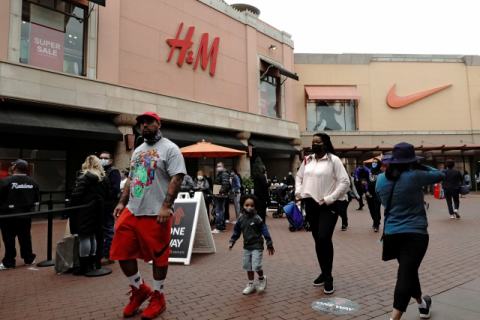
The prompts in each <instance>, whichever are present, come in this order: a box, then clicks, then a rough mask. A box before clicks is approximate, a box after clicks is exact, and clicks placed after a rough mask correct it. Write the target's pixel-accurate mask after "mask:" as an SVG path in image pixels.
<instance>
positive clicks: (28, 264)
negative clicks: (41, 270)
mask: <svg viewBox="0 0 480 320" xmlns="http://www.w3.org/2000/svg"><path fill="white" fill-rule="evenodd" d="M34 264H35V260H33V261H32V263H25V265H26V266H27V267H28V266H31V265H34Z"/></svg>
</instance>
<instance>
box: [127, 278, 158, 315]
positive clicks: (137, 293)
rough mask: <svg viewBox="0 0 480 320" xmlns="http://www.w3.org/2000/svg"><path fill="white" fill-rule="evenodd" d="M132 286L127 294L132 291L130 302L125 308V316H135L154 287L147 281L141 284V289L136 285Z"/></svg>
mask: <svg viewBox="0 0 480 320" xmlns="http://www.w3.org/2000/svg"><path fill="white" fill-rule="evenodd" d="M130 287H131V288H132V290H131V291H130V292H128V293H127V295H129V294H130V293H131V294H132V295H131V296H130V302H129V303H128V304H127V306H126V307H125V310H123V315H124V316H125V317H131V316H133V315H134V314H135V312H137V311H138V309H140V306H141V305H142V303H143V302H144V301H145V300H147V299H148V297H150V295H151V294H152V289H151V288H150V287H149V286H148V285H147V284H146V283H145V282H144V283H143V284H142V285H141V286H140V288H139V289H137V287H135V286H130Z"/></svg>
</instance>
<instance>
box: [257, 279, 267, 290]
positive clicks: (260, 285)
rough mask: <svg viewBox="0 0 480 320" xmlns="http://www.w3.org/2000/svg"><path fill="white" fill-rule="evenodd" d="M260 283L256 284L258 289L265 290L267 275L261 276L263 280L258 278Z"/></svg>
mask: <svg viewBox="0 0 480 320" xmlns="http://www.w3.org/2000/svg"><path fill="white" fill-rule="evenodd" d="M259 281H260V283H259V284H258V291H265V288H266V287H267V276H263V280H259Z"/></svg>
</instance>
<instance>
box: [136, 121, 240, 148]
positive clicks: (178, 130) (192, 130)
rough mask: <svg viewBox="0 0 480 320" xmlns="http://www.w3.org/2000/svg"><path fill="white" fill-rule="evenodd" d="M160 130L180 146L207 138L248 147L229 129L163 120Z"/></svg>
mask: <svg viewBox="0 0 480 320" xmlns="http://www.w3.org/2000/svg"><path fill="white" fill-rule="evenodd" d="M160 130H161V131H162V135H163V136H164V137H165V138H168V139H169V140H171V141H173V142H174V143H175V144H176V145H177V146H179V147H180V148H182V147H186V146H189V145H192V144H195V143H197V142H201V141H202V140H205V142H211V143H213V144H218V145H219V146H223V147H227V148H233V149H238V150H245V149H246V146H245V145H244V144H243V143H241V142H240V141H238V139H237V138H235V137H234V135H233V133H232V132H229V131H222V130H212V129H209V128H205V127H199V126H185V125H180V124H176V123H170V122H168V123H167V122H162V128H161V129H160ZM135 131H136V132H137V133H138V134H141V132H140V130H139V128H138V127H135Z"/></svg>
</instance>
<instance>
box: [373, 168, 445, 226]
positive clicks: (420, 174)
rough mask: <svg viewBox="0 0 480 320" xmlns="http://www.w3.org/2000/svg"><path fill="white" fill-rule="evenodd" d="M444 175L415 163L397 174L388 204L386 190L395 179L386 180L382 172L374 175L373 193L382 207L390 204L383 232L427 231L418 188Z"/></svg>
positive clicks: (432, 182) (388, 189)
mask: <svg viewBox="0 0 480 320" xmlns="http://www.w3.org/2000/svg"><path fill="white" fill-rule="evenodd" d="M443 179H445V175H444V174H443V173H442V172H441V171H438V170H437V169H434V168H431V167H427V166H424V165H416V166H415V168H414V170H412V171H408V172H404V173H402V174H401V175H400V178H399V179H398V180H397V183H396V185H395V190H394V192H393V196H392V203H391V204H389V203H388V201H389V199H390V193H391V192H392V189H393V188H394V184H395V181H392V180H388V179H387V178H386V177H385V173H382V174H380V175H379V176H378V179H377V187H376V192H377V195H378V198H379V199H380V202H381V203H382V204H383V206H384V207H386V206H387V205H389V206H390V212H389V213H388V215H387V216H386V217H385V234H396V233H424V234H428V232H427V227H428V220H427V213H426V211H425V206H424V199H423V190H422V187H423V186H426V185H431V184H434V183H438V182H440V181H443Z"/></svg>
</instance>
